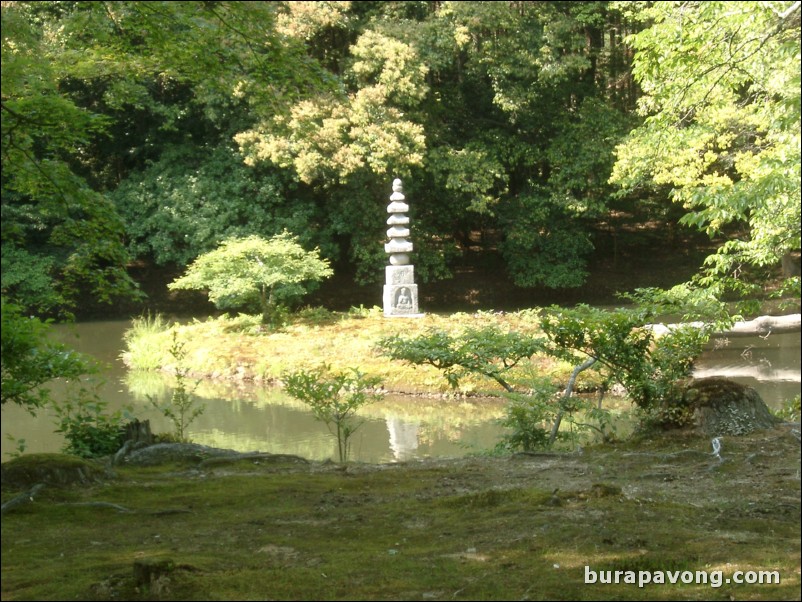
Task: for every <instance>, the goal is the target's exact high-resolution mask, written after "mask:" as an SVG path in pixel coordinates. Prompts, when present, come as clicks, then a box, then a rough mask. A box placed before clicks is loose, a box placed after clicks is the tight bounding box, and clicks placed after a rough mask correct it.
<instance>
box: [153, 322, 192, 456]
mask: <svg viewBox="0 0 802 602" xmlns="http://www.w3.org/2000/svg"><path fill="white" fill-rule="evenodd" d="M186 354H187V353H186V351H185V350H184V343H183V342H181V341H179V340H178V333H177V332H176V331H173V342H172V345H171V346H170V355H171V356H172V357H173V359H174V360H175V362H176V368H175V379H176V384H175V387H174V388H173V394H172V396H171V397H170V401H169V403H167V404H165V405H159V404H158V403H157V401H156V399H155V398H153V397H151V396H150V395H148V399H149V400H150V403H151V404H153V407H155V408H156V409H157V410H159V411H160V412H161V413H162V414H163V415H164V417H165V418H168V419H169V420H170V421H171V422H172V423H173V427H174V429H175V430H174V437H175V439H176V440H177V441H179V442H180V443H187V442H189V438H188V437H187V429H188V428H189V425H190V424H191V423H192V422H193V421H194V420H195V418H197V417H198V416H200V415H201V414H203V412H204V410H205V409H206V406H203V405H201V406H197V407H196V406H195V402H196V399H195V397H194V396H193V392H194V391H195V389H196V388H197V386H198V383H195V386H194V387H193V388H192V390H191V391H190V390H187V383H186V380H187V373H188V372H189V369H188V368H187V367H186V366H185V365H184V358H186Z"/></svg>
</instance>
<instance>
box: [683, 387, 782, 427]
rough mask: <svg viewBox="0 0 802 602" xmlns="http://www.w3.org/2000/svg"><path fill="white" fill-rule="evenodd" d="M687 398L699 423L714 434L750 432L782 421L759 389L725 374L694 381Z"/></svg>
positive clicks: (685, 398) (687, 388)
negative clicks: (723, 376)
mask: <svg viewBox="0 0 802 602" xmlns="http://www.w3.org/2000/svg"><path fill="white" fill-rule="evenodd" d="M684 401H685V404H686V405H687V407H689V408H690V409H691V410H692V412H693V420H694V424H695V426H696V427H697V428H699V429H700V430H702V431H703V432H704V433H706V434H708V435H711V436H721V435H746V434H749V433H751V432H753V431H756V430H759V429H767V428H772V427H774V426H775V425H776V424H777V422H778V420H777V419H776V418H775V417H774V416H773V415H772V414H771V412H770V411H769V408H768V407H767V406H766V404H765V402H764V401H763V399H762V398H761V397H760V395H759V394H758V392H757V391H755V390H754V389H752V388H751V387H746V386H744V385H741V384H739V383H736V382H734V381H731V380H727V379H724V378H704V379H701V380H694V381H691V383H690V384H688V386H687V387H686V388H685V392H684Z"/></svg>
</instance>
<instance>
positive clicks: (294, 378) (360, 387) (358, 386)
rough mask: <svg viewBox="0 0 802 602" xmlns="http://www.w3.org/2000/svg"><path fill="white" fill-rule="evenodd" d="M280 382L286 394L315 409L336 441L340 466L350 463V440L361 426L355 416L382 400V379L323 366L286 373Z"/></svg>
mask: <svg viewBox="0 0 802 602" xmlns="http://www.w3.org/2000/svg"><path fill="white" fill-rule="evenodd" d="M281 380H282V382H283V383H284V387H285V389H286V391H287V393H289V394H290V395H292V396H293V397H295V398H297V399H299V400H301V401H302V402H304V403H305V404H307V405H308V406H309V407H310V408H312V413H313V414H314V415H315V418H317V419H318V420H321V421H322V422H324V423H325V424H326V427H327V428H328V429H329V432H331V433H332V434H333V435H335V436H336V437H337V455H338V457H339V460H340V462H341V463H345V462H347V461H348V454H349V451H350V438H351V436H352V435H353V434H354V432H355V431H356V430H357V429H358V428H359V426H360V425H361V422H357V421H356V420H355V419H354V415H355V413H356V411H357V410H358V409H359V408H360V407H362V406H364V405H366V404H368V403H372V402H374V401H377V400H378V399H380V398H381V396H382V394H381V393H378V392H376V387H378V386H379V385H380V384H381V379H380V378H379V377H375V376H368V375H366V374H364V373H362V372H360V371H359V370H358V369H356V368H349V369H348V370H347V371H346V372H332V371H331V366H329V365H324V366H322V367H320V368H316V369H314V370H298V371H295V372H288V373H285V374H284V376H283V377H282V379H281Z"/></svg>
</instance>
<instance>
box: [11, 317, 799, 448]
mask: <svg viewBox="0 0 802 602" xmlns="http://www.w3.org/2000/svg"><path fill="white" fill-rule="evenodd" d="M128 326H129V323H128V322H124V321H117V322H90V323H84V324H77V325H70V326H65V327H60V328H58V329H57V333H58V335H59V337H60V338H61V340H62V341H63V342H65V343H67V344H70V345H72V346H73V347H76V348H77V349H78V350H79V351H82V352H84V353H88V354H91V355H94V356H95V357H96V358H97V359H99V360H100V361H101V362H103V363H104V364H106V365H107V366H108V368H107V369H105V370H104V378H105V382H104V383H103V384H102V385H100V388H99V389H98V393H99V395H100V397H101V399H103V400H106V401H108V402H109V407H110V409H117V408H122V407H124V406H125V405H128V404H130V405H132V406H133V407H134V413H135V415H136V416H137V417H139V418H140V419H147V420H150V421H151V426H152V428H153V431H154V432H166V431H169V430H171V428H172V425H171V424H170V423H169V422H168V421H167V420H166V419H165V418H164V416H162V415H161V414H160V413H159V412H158V411H157V410H156V409H154V408H153V407H152V405H151V404H150V401H149V400H148V396H151V397H155V398H158V399H160V400H166V399H169V396H170V395H171V393H172V390H171V387H170V385H171V383H170V382H169V380H166V379H165V377H163V376H161V375H153V374H149V375H146V377H144V378H143V377H135V376H134V375H130V374H129V373H128V372H127V371H126V369H125V367H124V366H123V364H122V362H121V361H120V360H119V354H120V353H121V352H122V348H123V343H122V334H123V332H124V330H125V329H126V328H128ZM799 348H800V336H799V334H798V333H797V334H793V335H772V336H770V337H768V338H767V339H765V340H763V339H761V338H760V337H750V338H748V339H741V338H738V339H732V340H731V341H729V344H726V345H721V344H719V345H718V346H717V347H715V348H714V345H711V348H710V349H709V350H708V351H706V352H705V354H704V355H703V356H702V358H700V360H699V362H697V365H696V375H697V376H701V375H713V374H716V375H721V376H727V377H728V378H733V379H734V380H737V381H739V382H742V383H743V384H747V385H749V386H753V387H755V388H756V389H757V390H758V392H759V393H760V395H761V396H762V397H763V399H764V400H765V401H766V403H767V404H768V405H769V406H770V407H772V408H779V407H780V406H781V405H782V403H783V401H785V400H786V399H788V398H790V397H793V396H794V395H797V394H798V393H799V385H800V377H799V375H800V354H799ZM766 378H768V379H770V380H765V379H766ZM63 394H64V388H63V387H62V388H61V389H58V388H57V391H56V395H57V397H58V396H59V395H63ZM196 394H197V396H198V398H199V402H200V403H203V404H204V405H205V407H206V409H205V412H204V413H203V414H202V415H201V416H199V417H198V418H197V419H196V420H195V422H193V423H192V424H191V425H190V429H189V432H190V436H191V437H192V439H193V440H194V441H196V442H198V443H202V444H205V445H212V446H215V447H224V448H230V449H237V450H241V451H257V450H259V451H263V452H271V453H284V454H295V455H299V456H302V457H304V458H308V459H310V460H325V459H328V458H335V457H336V454H337V451H336V441H335V439H334V437H333V436H332V435H331V433H329V431H328V429H327V428H326V426H325V425H324V424H323V423H321V422H319V421H317V420H315V418H314V416H313V415H312V413H311V412H310V411H309V410H308V408H307V407H306V406H304V404H303V403H301V402H299V401H297V400H295V399H293V398H291V397H289V396H288V395H285V394H284V393H283V392H281V391H279V390H277V389H271V388H267V387H260V386H255V385H246V384H243V383H239V384H233V383H211V382H203V383H201V386H199V387H198V389H197V391H196ZM7 405H9V404H7ZM505 405H506V402H505V400H503V399H460V400H453V399H452V400H441V399H426V398H420V397H403V396H397V397H387V398H385V399H384V400H383V401H381V402H378V403H375V404H372V405H369V406H366V407H364V408H362V409H360V412H359V416H360V417H361V418H362V419H363V421H364V422H363V424H362V425H361V426H360V427H359V429H358V430H357V431H356V432H355V434H354V435H353V437H352V439H351V444H352V445H351V456H350V457H351V459H353V460H355V461H361V462H394V461H407V460H414V459H416V458H423V457H430V456H433V457H443V456H463V455H465V454H466V453H469V452H477V451H482V450H487V449H490V448H492V447H493V446H494V445H495V444H496V443H497V442H498V439H499V437H500V436H501V434H502V429H501V427H499V425H498V424H497V420H498V419H499V418H501V416H502V415H503V412H504V407H505ZM2 418H3V437H2V454H3V458H4V459H7V457H8V454H10V453H13V452H15V451H16V449H17V444H16V443H15V442H13V441H11V440H9V439H8V437H7V436H8V435H12V436H13V437H15V438H16V439H17V440H19V439H25V440H26V446H27V449H26V451H27V452H56V451H59V449H60V448H61V446H62V444H63V440H62V438H61V436H60V435H58V434H56V433H54V432H53V430H54V428H55V426H54V417H53V416H52V414H51V413H49V412H47V411H40V412H39V414H38V415H37V416H36V417H32V416H31V415H30V414H28V413H27V411H25V410H24V409H22V408H19V407H17V406H10V407H3V409H2Z"/></svg>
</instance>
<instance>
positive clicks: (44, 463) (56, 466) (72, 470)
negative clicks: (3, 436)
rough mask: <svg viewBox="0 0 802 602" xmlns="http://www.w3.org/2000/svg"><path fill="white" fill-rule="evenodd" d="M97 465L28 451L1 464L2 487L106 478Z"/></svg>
mask: <svg viewBox="0 0 802 602" xmlns="http://www.w3.org/2000/svg"><path fill="white" fill-rule="evenodd" d="M109 476H110V475H109V473H108V472H107V471H106V470H105V469H104V468H103V467H102V466H101V465H99V464H96V463H94V462H91V461H89V460H84V459H83V458H79V457H78V456H69V455H66V454H29V455H25V456H20V457H19V458H14V459H13V460H10V461H8V462H4V463H3V465H2V471H0V482H1V483H2V487H3V488H4V489H5V488H12V489H25V488H28V487H30V486H32V485H35V484H37V483H44V484H47V485H56V486H65V485H73V484H76V483H78V484H88V483H94V482H98V481H101V480H103V479H106V478H108V477H109Z"/></svg>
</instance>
